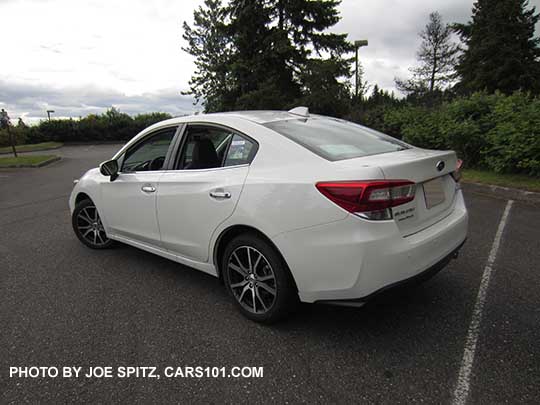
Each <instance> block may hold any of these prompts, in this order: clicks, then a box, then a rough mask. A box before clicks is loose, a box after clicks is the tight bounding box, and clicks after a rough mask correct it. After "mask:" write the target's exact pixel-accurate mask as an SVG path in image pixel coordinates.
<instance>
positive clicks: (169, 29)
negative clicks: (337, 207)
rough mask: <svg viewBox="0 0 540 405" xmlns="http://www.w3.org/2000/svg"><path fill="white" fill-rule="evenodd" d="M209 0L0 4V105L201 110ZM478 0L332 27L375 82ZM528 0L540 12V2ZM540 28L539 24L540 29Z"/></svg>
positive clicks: (432, 4) (403, 5)
mask: <svg viewBox="0 0 540 405" xmlns="http://www.w3.org/2000/svg"><path fill="white" fill-rule="evenodd" d="M201 3H202V0H84V1H83V0H78V1H74V0H0V18H1V23H0V38H1V39H2V47H1V52H2V56H1V58H0V107H3V108H5V109H7V110H8V112H9V114H10V116H11V118H12V119H13V120H15V119H16V118H18V117H23V119H24V120H25V121H27V122H35V121H37V120H39V119H40V118H44V117H45V116H46V110H47V109H52V110H55V114H54V116H56V117H70V116H71V117H79V116H85V115H87V114H89V113H93V112H103V111H104V110H105V109H107V108H109V107H110V106H115V107H117V108H119V109H120V110H121V111H123V112H127V113H129V114H136V113H140V112H150V111H165V112H169V113H171V114H173V115H180V114H185V113H191V112H193V111H195V110H196V109H197V107H194V106H193V103H192V99H191V98H190V97H188V96H182V95H181V94H180V92H181V91H182V90H187V88H188V81H189V78H190V76H191V73H192V71H193V60H192V58H191V57H190V56H189V55H187V54H186V53H184V52H183V51H182V50H181V49H180V48H181V46H182V39H181V37H182V30H181V23H182V21H184V20H187V21H189V22H190V21H192V16H193V10H194V9H195V8H196V7H197V6H198V5H199V4H201ZM472 4H473V0H451V1H449V0H384V1H381V0H343V1H342V4H341V6H340V7H339V9H340V12H341V16H342V20H341V21H340V23H339V24H338V25H337V26H336V27H335V29H334V31H336V32H342V33H348V35H349V39H351V40H354V39H368V40H369V46H368V47H367V48H361V50H360V58H361V61H362V63H363V65H364V69H365V78H366V79H367V81H368V82H369V83H371V84H374V83H377V84H379V86H380V87H382V88H384V89H388V90H394V77H396V76H401V77H403V76H407V74H408V68H409V67H410V66H411V64H413V63H414V61H415V53H416V49H417V47H418V45H419V39H418V32H419V31H420V30H421V29H422V28H423V26H424V25H425V24H426V21H427V17H428V14H429V13H430V12H431V11H435V10H437V11H439V12H440V13H441V14H442V15H443V18H444V19H445V21H447V22H466V21H468V20H469V19H470V15H471V8H472ZM530 4H531V5H533V6H536V8H537V10H539V9H540V0H531V1H530ZM537 32H538V30H537Z"/></svg>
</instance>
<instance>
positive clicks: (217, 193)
mask: <svg viewBox="0 0 540 405" xmlns="http://www.w3.org/2000/svg"><path fill="white" fill-rule="evenodd" d="M210 197H212V198H215V199H216V200H225V199H227V198H231V193H229V192H228V191H223V190H214V191H210Z"/></svg>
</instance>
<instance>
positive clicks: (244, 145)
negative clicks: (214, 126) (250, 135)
mask: <svg viewBox="0 0 540 405" xmlns="http://www.w3.org/2000/svg"><path fill="white" fill-rule="evenodd" d="M256 151H257V148H256V147H255V144H254V143H253V142H252V141H250V140H248V139H246V138H244V137H243V136H240V135H236V134H235V135H234V137H233V138H232V142H231V145H230V146H229V151H228V152H227V157H226V159H225V164H224V166H236V165H244V164H247V163H250V162H251V160H252V159H253V156H254V155H255V152H256Z"/></svg>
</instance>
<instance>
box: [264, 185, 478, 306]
mask: <svg viewBox="0 0 540 405" xmlns="http://www.w3.org/2000/svg"><path fill="white" fill-rule="evenodd" d="M467 226H468V215H467V209H466V207H465V203H464V201H463V195H462V193H461V192H460V191H458V192H457V194H456V201H455V205H454V209H453V210H452V212H451V213H450V214H449V215H448V216H446V217H445V218H443V219H442V220H440V221H439V222H437V223H436V224H434V225H432V226H430V227H429V228H427V229H424V230H422V231H420V232H417V233H415V234H413V235H410V236H408V237H403V236H402V234H401V232H400V231H399V229H398V227H397V225H396V224H395V222H394V221H381V222H371V221H365V220H362V219H360V218H358V217H356V216H354V215H350V216H348V217H347V218H346V219H344V220H341V221H336V222H332V223H329V224H325V225H320V226H315V227H311V228H304V229H300V230H296V231H292V232H287V233H284V234H280V235H277V236H276V237H275V238H273V241H274V243H275V244H276V246H277V247H278V248H279V250H280V251H281V253H282V254H283V256H284V258H285V260H286V261H287V264H288V265H289V267H290V269H291V272H292V274H293V277H294V279H295V281H296V285H297V287H298V293H299V296H300V299H301V300H302V301H304V302H315V301H336V300H337V301H342V300H359V299H360V300H364V299H365V298H366V297H369V296H370V295H371V294H374V293H375V292H378V291H379V290H381V289H384V288H387V287H388V286H392V285H394V284H395V283H399V282H402V281H404V280H408V279H411V278H414V277H416V276H419V275H421V274H422V273H424V272H426V271H428V270H429V269H432V268H433V267H436V266H437V265H438V264H439V263H441V262H443V261H444V259H446V258H447V257H449V256H451V255H452V254H453V253H454V251H455V250H456V249H458V248H459V247H460V246H461V245H462V244H463V242H464V241H465V239H466V237H467Z"/></svg>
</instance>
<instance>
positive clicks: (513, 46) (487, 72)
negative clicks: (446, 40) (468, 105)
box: [455, 0, 540, 94]
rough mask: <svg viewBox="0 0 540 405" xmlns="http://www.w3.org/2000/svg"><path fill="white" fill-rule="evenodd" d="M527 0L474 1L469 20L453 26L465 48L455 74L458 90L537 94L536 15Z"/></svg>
mask: <svg viewBox="0 0 540 405" xmlns="http://www.w3.org/2000/svg"><path fill="white" fill-rule="evenodd" d="M528 5H529V2H528V0H477V1H476V3H474V6H473V15H472V21H471V22H469V23H468V24H455V28H456V30H457V32H458V33H459V34H460V36H461V38H462V40H463V42H464V43H465V45H466V46H467V48H466V49H465V50H464V52H463V54H462V56H461V57H460V61H459V65H458V67H457V71H458V73H459V75H460V78H461V81H460V83H459V86H458V88H459V90H461V91H462V92H466V93H469V92H474V91H482V90H486V91H488V92H489V93H493V92H495V91H496V90H500V91H501V92H503V93H506V94H510V93H512V92H514V91H515V90H518V89H521V90H526V91H532V92H534V93H538V92H539V91H540V61H539V57H540V48H539V42H540V40H539V39H538V38H536V37H535V36H534V32H535V24H536V23H537V22H538V20H539V14H536V13H535V11H536V10H535V8H534V7H532V8H531V9H527V8H528Z"/></svg>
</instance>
